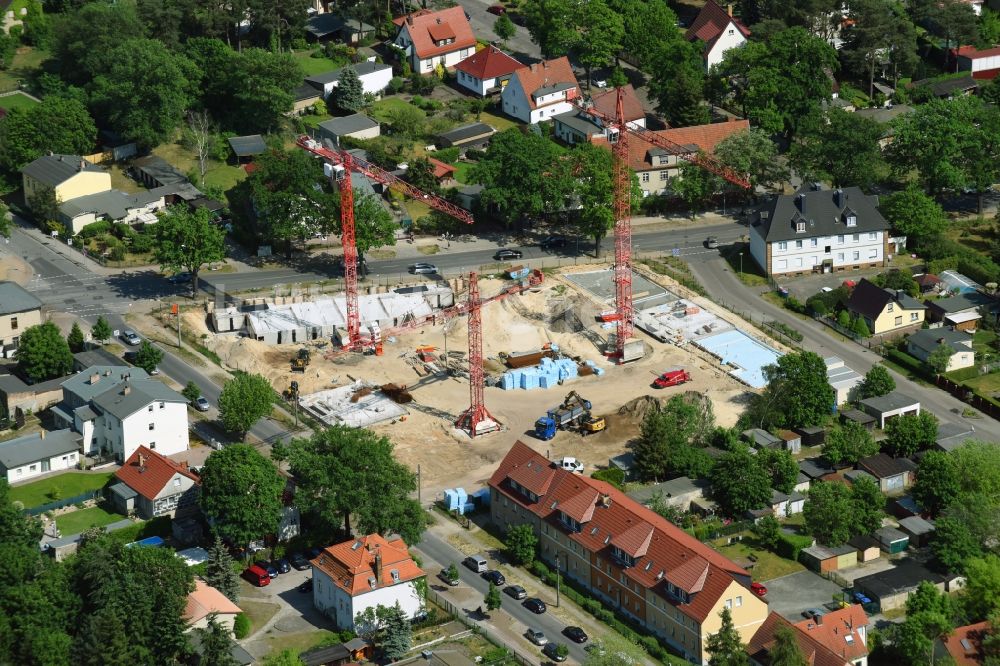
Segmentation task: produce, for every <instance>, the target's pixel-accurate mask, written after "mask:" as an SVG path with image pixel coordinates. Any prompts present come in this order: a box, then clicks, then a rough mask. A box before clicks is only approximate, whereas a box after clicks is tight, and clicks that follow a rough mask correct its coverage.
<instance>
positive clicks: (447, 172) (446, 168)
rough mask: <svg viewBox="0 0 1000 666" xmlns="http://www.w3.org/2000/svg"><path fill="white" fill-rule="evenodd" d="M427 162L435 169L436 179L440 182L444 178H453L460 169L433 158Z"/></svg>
mask: <svg viewBox="0 0 1000 666" xmlns="http://www.w3.org/2000/svg"><path fill="white" fill-rule="evenodd" d="M427 161H428V162H430V163H431V167H433V168H434V177H435V178H437V179H438V180H441V179H442V178H448V177H450V176H452V175H453V174H454V173H455V172H456V171H458V169H456V168H455V167H453V166H452V165H450V164H445V163H444V162H442V161H441V160H436V159H434V158H433V157H428V158H427Z"/></svg>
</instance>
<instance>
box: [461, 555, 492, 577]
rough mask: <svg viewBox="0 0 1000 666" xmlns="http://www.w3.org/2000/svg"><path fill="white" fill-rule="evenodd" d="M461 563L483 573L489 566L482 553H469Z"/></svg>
mask: <svg viewBox="0 0 1000 666" xmlns="http://www.w3.org/2000/svg"><path fill="white" fill-rule="evenodd" d="M462 564H464V565H465V566H467V567H469V568H470V569H472V570H473V571H474V572H476V573H485V572H486V570H487V569H488V568H489V562H487V561H486V558H485V557H483V556H482V555H470V556H469V557H467V558H465V561H464V562H462Z"/></svg>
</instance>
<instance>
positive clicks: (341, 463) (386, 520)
mask: <svg viewBox="0 0 1000 666" xmlns="http://www.w3.org/2000/svg"><path fill="white" fill-rule="evenodd" d="M288 461H289V463H290V466H291V471H292V474H293V475H294V476H295V479H296V502H297V503H298V506H299V508H300V509H301V510H303V511H306V512H309V513H310V514H312V515H313V516H314V517H316V518H317V519H318V520H319V521H320V522H321V524H323V525H324V526H326V527H328V528H329V529H335V528H337V527H339V526H340V525H343V528H344V531H345V532H346V533H350V532H351V531H352V530H351V525H352V522H351V518H352V516H353V517H354V519H355V520H354V527H355V529H357V531H358V532H359V533H361V534H370V533H373V532H376V533H379V534H388V533H390V532H395V533H397V534H399V535H400V536H402V537H403V540H404V541H405V542H406V543H408V544H415V543H417V541H419V540H420V535H421V534H422V533H423V531H424V528H425V526H426V518H425V516H424V512H423V509H422V508H421V507H420V505H419V504H418V503H417V502H416V501H415V500H413V499H411V497H410V495H411V494H412V493H414V492H416V489H417V484H416V477H415V476H414V474H413V472H411V471H410V470H409V469H408V468H407V467H406V466H404V465H402V464H401V463H399V462H397V461H396V460H395V458H394V457H393V445H392V442H390V441H389V439H388V438H386V437H384V436H380V435H377V434H375V433H373V432H371V431H370V430H364V429H357V428H348V427H345V426H335V427H332V428H327V429H326V430H323V431H321V432H317V433H315V434H313V435H312V437H310V438H308V439H295V440H292V442H291V444H290V445H289V448H288Z"/></svg>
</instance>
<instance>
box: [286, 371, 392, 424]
mask: <svg viewBox="0 0 1000 666" xmlns="http://www.w3.org/2000/svg"><path fill="white" fill-rule="evenodd" d="M366 387H367V384H365V383H364V382H361V381H357V382H354V383H353V384H350V385H348V386H340V387H338V388H335V389H327V390H325V391H317V392H316V393H310V394H308V395H304V396H301V397H300V398H299V406H300V407H302V409H304V410H306V411H307V412H309V413H310V414H312V415H313V416H315V417H316V418H318V419H319V420H321V421H323V422H324V423H328V424H330V425H338V424H343V425H348V426H352V427H354V428H364V427H365V426H370V425H374V424H376V423H381V422H382V421H389V420H391V419H398V418H399V417H401V416H404V415H406V414H408V413H409V412H407V411H406V409H404V408H403V407H402V406H401V405H398V404H396V403H395V402H393V401H392V400H390V399H389V398H387V397H385V396H384V395H382V394H381V393H379V392H377V391H373V392H372V393H369V394H367V395H362V396H360V397H359V398H358V400H357V401H356V402H352V401H351V398H352V397H353V396H354V395H355V394H356V393H358V391H361V390H362V389H364V388H366Z"/></svg>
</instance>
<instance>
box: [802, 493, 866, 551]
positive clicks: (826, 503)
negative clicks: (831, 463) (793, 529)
mask: <svg viewBox="0 0 1000 666" xmlns="http://www.w3.org/2000/svg"><path fill="white" fill-rule="evenodd" d="M852 508H853V507H852V505H851V492H850V490H849V489H848V488H847V486H845V485H844V484H842V483H837V482H831V481H827V482H821V483H814V484H812V486H810V488H809V495H808V498H807V499H806V503H805V505H804V506H803V508H802V514H803V517H804V518H805V524H806V529H807V530H808V531H809V533H810V534H811V535H813V536H814V537H816V540H817V541H819V542H820V543H823V544H826V545H828V546H839V545H841V544H843V543H844V542H846V541H847V540H848V539H850V538H851V536H852V534H853V533H854V529H853V528H854V520H853V517H852V516H851V510H852Z"/></svg>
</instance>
